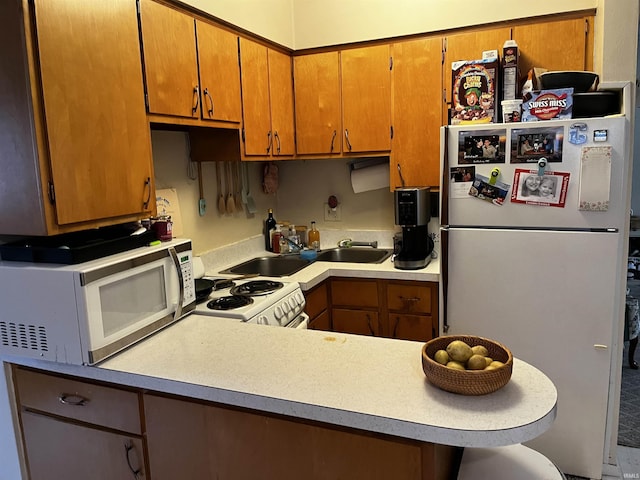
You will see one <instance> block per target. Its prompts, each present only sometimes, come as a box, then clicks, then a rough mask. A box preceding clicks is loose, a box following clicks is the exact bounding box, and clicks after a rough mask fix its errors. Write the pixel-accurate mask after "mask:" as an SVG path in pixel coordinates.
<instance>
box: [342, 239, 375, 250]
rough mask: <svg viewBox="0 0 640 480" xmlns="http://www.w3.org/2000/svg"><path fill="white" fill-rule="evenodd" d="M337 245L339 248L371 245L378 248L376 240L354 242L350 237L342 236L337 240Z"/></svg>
mask: <svg viewBox="0 0 640 480" xmlns="http://www.w3.org/2000/svg"><path fill="white" fill-rule="evenodd" d="M338 247H340V248H350V247H372V248H378V242H377V241H375V240H374V241H373V242H354V241H353V240H351V239H350V238H343V239H342V240H340V241H339V242H338Z"/></svg>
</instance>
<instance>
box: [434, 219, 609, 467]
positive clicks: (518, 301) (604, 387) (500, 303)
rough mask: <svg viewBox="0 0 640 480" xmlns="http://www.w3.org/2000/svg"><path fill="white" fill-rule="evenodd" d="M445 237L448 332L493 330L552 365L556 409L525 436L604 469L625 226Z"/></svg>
mask: <svg viewBox="0 0 640 480" xmlns="http://www.w3.org/2000/svg"><path fill="white" fill-rule="evenodd" d="M445 237H446V242H447V246H446V251H447V253H446V254H447V259H446V261H447V268H446V269H445V271H446V277H447V278H446V285H443V287H444V288H445V289H444V290H443V295H446V305H445V308H444V309H443V310H446V312H447V318H446V319H442V322H441V323H446V324H448V326H449V330H448V333H449V334H473V335H479V336H483V337H488V338H491V339H494V340H497V341H499V342H501V343H503V344H504V345H506V346H507V347H509V348H510V349H511V351H512V353H513V355H514V356H515V357H518V358H520V359H522V360H525V361H526V362H528V363H530V364H532V365H534V366H536V367H537V368H539V369H540V370H541V371H543V372H544V373H546V374H547V375H548V376H549V377H550V378H551V380H552V381H553V382H554V384H555V386H556V388H557V389H558V416H557V419H556V421H555V422H554V424H553V425H552V427H551V429H550V430H548V431H547V432H546V433H545V434H543V435H542V436H541V437H539V438H537V439H535V440H534V441H532V442H530V443H529V445H530V446H533V448H534V449H536V450H538V451H540V452H541V453H542V454H544V455H546V456H547V457H548V458H549V459H551V460H552V461H553V462H554V463H556V464H557V465H558V466H559V467H560V469H561V470H562V471H565V472H569V473H572V474H577V475H580V476H583V477H589V478H600V476H601V474H602V464H603V451H604V439H605V423H606V413H607V398H608V391H609V369H610V362H611V353H612V351H613V349H614V345H613V342H614V340H613V333H612V332H613V331H614V326H613V324H614V322H621V320H620V319H619V318H618V317H619V315H620V313H619V308H618V307H617V306H616V301H617V300H616V299H617V298H618V299H619V296H618V297H617V294H616V284H617V282H618V278H617V273H616V272H617V271H619V270H617V266H616V257H617V255H616V254H615V252H616V251H617V248H618V243H619V241H620V235H619V234H615V233H578V232H548V231H544V232H542V231H522V230H482V229H450V230H449V231H448V232H446V234H445V235H444V236H443V241H444V240H445ZM443 246H444V245H443ZM607 253H611V255H607ZM443 280H444V279H443ZM526 393H527V392H526V391H523V392H522V394H523V395H526Z"/></svg>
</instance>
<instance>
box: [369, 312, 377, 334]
mask: <svg viewBox="0 0 640 480" xmlns="http://www.w3.org/2000/svg"><path fill="white" fill-rule="evenodd" d="M367 326H368V327H369V332H370V333H371V335H375V334H376V332H374V331H373V326H372V325H371V315H370V314H368V313H367Z"/></svg>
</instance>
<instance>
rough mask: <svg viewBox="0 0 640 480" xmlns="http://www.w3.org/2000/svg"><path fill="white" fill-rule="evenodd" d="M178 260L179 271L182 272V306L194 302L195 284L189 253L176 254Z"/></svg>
mask: <svg viewBox="0 0 640 480" xmlns="http://www.w3.org/2000/svg"><path fill="white" fill-rule="evenodd" d="M178 258H179V259H180V269H181V270H182V283H183V285H184V302H182V306H183V307H184V306H185V305H189V304H190V303H192V302H195V301H196V284H195V280H194V279H193V262H192V260H191V252H182V253H179V254H178Z"/></svg>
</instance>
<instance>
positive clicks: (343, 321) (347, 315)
mask: <svg viewBox="0 0 640 480" xmlns="http://www.w3.org/2000/svg"><path fill="white" fill-rule="evenodd" d="M331 324H332V326H333V331H334V332H342V333H355V334H358V335H374V336H378V335H380V334H381V331H382V330H381V328H380V320H379V318H378V312H376V311H373V310H351V309H344V308H332V309H331Z"/></svg>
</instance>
